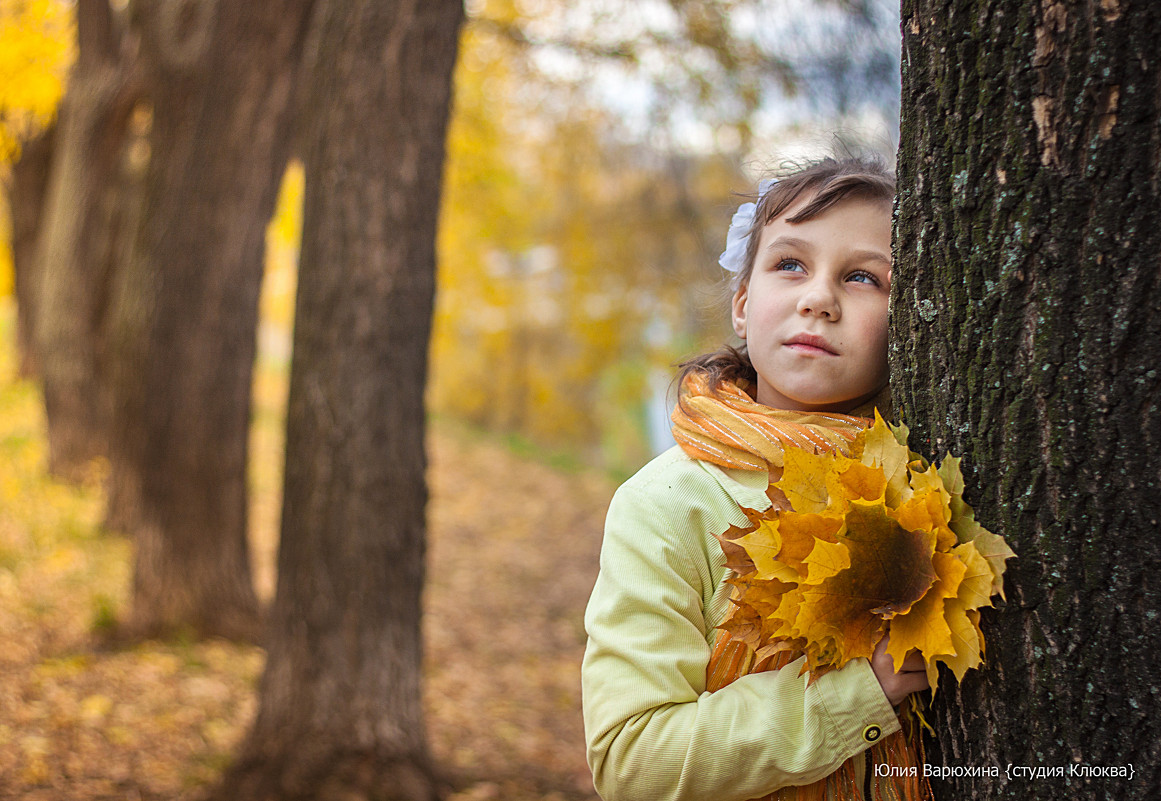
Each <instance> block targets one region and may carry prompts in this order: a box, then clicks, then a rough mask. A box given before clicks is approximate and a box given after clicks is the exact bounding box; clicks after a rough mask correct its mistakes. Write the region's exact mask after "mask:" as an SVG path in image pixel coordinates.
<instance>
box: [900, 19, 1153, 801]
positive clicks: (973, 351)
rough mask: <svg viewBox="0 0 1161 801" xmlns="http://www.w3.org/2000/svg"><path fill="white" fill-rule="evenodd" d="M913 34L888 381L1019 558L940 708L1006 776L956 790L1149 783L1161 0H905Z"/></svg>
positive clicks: (967, 747) (943, 757) (1138, 789)
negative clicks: (977, 646)
mask: <svg viewBox="0 0 1161 801" xmlns="http://www.w3.org/2000/svg"><path fill="white" fill-rule="evenodd" d="M903 34H904V42H903V65H904V66H903V113H902V122H901V140H902V146H901V148H900V151H899V179H900V192H899V202H898V220H897V225H896V244H895V254H896V267H895V276H896V280H895V287H896V289H895V293H894V297H893V299H892V300H893V305H892V309H893V310H892V329H893V330H892V341H893V342H894V343H895V344H894V346H893V351H892V376H891V378H892V387H893V389H894V390H895V394H896V398H897V400H898V407H899V412H900V414H901V416H902V418H903V419H904V420H905V421H907V422H908V424H909V425H910V426H911V433H912V438H913V445H914V446H915V447H917V448H918V449H920V450H923V451H926V452H928V453H931V454H936V453H942V452H945V451H948V450H950V451H952V452H956V453H961V454H963V455H964V456H965V457H966V460H965V464H966V465H967V466H968V468H969V471H970V473H969V475H968V476H967V484H968V487H969V491H968V492H967V493H966V495H967V496H968V498H969V500H970V502H971V503H972V504H973V506H974V507H975V508H976V510H977V517H978V518H979V519H980V520H981V522H982V523H983V524H984V525H986V526H987V527H988V528H990V529H992V530H995V531H996V532H997V533H1000V534H1002V535H1003V536H1004V537H1005V538H1006V539H1007V540H1008V542H1009V543H1011V545H1012V546H1013V548H1014V549H1015V551H1016V552H1017V554H1018V555H1019V558H1018V559H1017V560H1015V561H1014V562H1013V563H1011V567H1009V569H1008V579H1007V597H1008V601H1007V603H1006V604H1004V605H1002V607H1001V609H1000V610H998V612H996V613H994V614H992V615H990V617H989V616H985V620H984V624H983V625H984V627H985V629H986V632H987V635H988V650H987V666H986V668H985V669H984V670H983V671H980V672H978V673H973V674H969V676H968V678H967V679H965V681H964V683H963V684H962V685H961V686H959V687H958V688H956V687H954V685H953V683H951V682H948V683H944V684H942V687H943V688H944V689H941V690H940V695H939V696H938V697H937V699H936V703H935V709H934V713H933V714H934V716H935V718H936V720H935V721H933V723H934V724H935V728H936V730H937V731H938V732H939V738H938V745H937V750H933V751H932V754H931V759H932V761H934V762H936V763H939V762H942V763H943V764H945V765H948V766H963V767H972V766H985V767H986V766H991V765H997V766H998V767H999V777H997V778H990V777H978V778H971V779H964V780H960V781H953V782H949V783H948V784H946V785H945V786H943V787H941V788H939V789H940V795H941V797H947V798H973V799H982V798H988V799H996V798H1019V799H1058V798H1062V797H1069V798H1118V799H1129V798H1139V799H1144V798H1151V797H1153V796H1154V795H1155V793H1156V788H1157V787H1158V786H1161V715H1158V681H1157V664H1156V655H1157V654H1158V653H1161V626H1158V625H1157V621H1156V618H1157V616H1158V614H1161V536H1159V535H1161V527H1159V524H1158V520H1161V492H1159V491H1158V482H1159V480H1161V456H1159V454H1161V414H1159V412H1161V409H1159V408H1158V407H1159V405H1161V376H1159V375H1158V372H1159V370H1158V365H1161V315H1158V313H1157V310H1158V308H1161V263H1159V257H1158V254H1159V253H1161V151H1159V150H1158V139H1157V136H1158V133H1157V132H1158V127H1157V123H1158V120H1159V119H1161V64H1159V62H1158V59H1157V57H1156V42H1157V40H1158V37H1159V36H1161V6H1158V4H1156V3H1154V2H1151V1H1150V0H1124V2H1103V3H1094V4H1088V5H1085V4H1076V3H1069V4H1066V3H1059V2H1045V3H1032V4H1029V3H1025V2H1020V0H989V2H970V3H969V2H955V3H945V2H938V3H936V2H928V0H906V2H904V4H903ZM1009 763H1011V764H1012V765H1015V766H1029V767H1031V768H1033V769H1035V768H1046V769H1050V770H1055V769H1058V768H1059V769H1063V770H1062V771H1061V772H1063V773H1065V774H1066V775H1064V776H1050V777H1047V778H1046V777H1043V776H1042V777H1040V778H1037V779H1032V778H1030V777H1013V778H1012V779H1010V780H1009V779H1008V778H1007V777H1006V775H1005V769H1006V767H1007V766H1008V764H1009ZM1129 763H1132V765H1133V767H1134V770H1135V772H1136V775H1135V778H1133V779H1131V780H1130V779H1128V778H1115V777H1113V778H1110V777H1093V776H1084V775H1081V776H1069V775H1067V774H1068V768H1069V766H1072V765H1077V766H1084V765H1089V766H1094V765H1095V766H1125V765H1127V764H1129Z"/></svg>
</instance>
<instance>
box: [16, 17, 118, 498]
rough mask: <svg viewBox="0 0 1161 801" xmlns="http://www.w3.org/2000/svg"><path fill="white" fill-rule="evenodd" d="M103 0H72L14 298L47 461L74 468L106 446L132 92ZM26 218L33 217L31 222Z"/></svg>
mask: <svg viewBox="0 0 1161 801" xmlns="http://www.w3.org/2000/svg"><path fill="white" fill-rule="evenodd" d="M122 50H123V42H122V35H121V31H120V29H119V27H118V25H117V23H116V20H115V18H114V16H113V14H112V11H111V9H110V7H109V4H108V2H107V0H79V2H78V3H77V61H76V63H75V64H74V66H73V69H72V71H71V72H70V74H69V82H68V88H67V90H66V93H65V96H64V98H63V99H62V101H61V106H60V111H59V122H58V124H57V131H56V148H55V150H56V152H55V154H54V157H53V162H52V169H51V173H50V177H49V182H48V185H47V188H46V193H45V195H44V197H43V207H42V209H41V211H40V212H39V216H40V218H41V219H39V220H38V221H37V223H36V225H35V228H36V229H37V231H38V234H39V236H38V239H37V244H36V246H35V253H34V255H33V259H34V261H33V264H34V265H35V266H34V267H33V270H32V272H33V275H32V280H31V281H30V282H29V286H28V287H27V291H25V292H23V293H22V295H23V297H22V300H23V301H24V305H25V314H30V315H32V319H33V320H34V321H35V323H34V325H35V328H34V330H35V340H34V342H35V347H34V352H35V354H36V359H37V364H38V369H39V371H40V374H41V377H42V379H43V383H44V404H45V410H46V413H47V418H48V443H49V470H50V471H51V472H52V473H54V474H56V475H58V476H63V477H66V478H73V479H76V478H79V477H80V476H81V474H82V472H83V470H84V467H85V465H86V463H87V462H88V461H89V460H90V459H92V458H93V457H95V456H100V455H103V454H105V453H106V437H107V433H108V421H109V394H108V375H107V363H106V350H105V349H106V329H107V320H108V298H109V292H110V283H111V280H112V276H113V273H114V258H115V252H116V248H117V245H116V238H117V236H118V235H119V231H118V228H119V216H120V212H121V210H122V206H121V195H122V189H123V187H122V181H121V166H122V155H123V152H124V143H125V141H126V134H127V126H128V122H129V118H130V114H131V112H132V110H133V106H134V104H135V102H136V89H135V87H134V84H133V81H132V70H131V66H130V65H128V64H126V63H125V62H126V59H125V58H123V56H122ZM29 224H31V223H29Z"/></svg>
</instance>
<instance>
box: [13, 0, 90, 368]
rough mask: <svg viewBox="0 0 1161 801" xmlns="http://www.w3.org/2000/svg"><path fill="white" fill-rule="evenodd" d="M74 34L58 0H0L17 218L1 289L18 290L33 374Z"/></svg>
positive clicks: (22, 342)
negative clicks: (46, 210)
mask: <svg viewBox="0 0 1161 801" xmlns="http://www.w3.org/2000/svg"><path fill="white" fill-rule="evenodd" d="M75 38H76V36H75V33H74V25H73V19H72V15H71V14H69V13H68V10H67V9H66V8H65V6H64V5H63V4H61V3H60V2H58V1H57V0H0V184H2V185H3V189H4V195H5V198H4V199H5V200H6V201H7V212H8V214H7V217H8V219H9V221H10V223H11V225H10V228H9V233H10V235H11V238H10V240H9V241H7V242H6V241H3V240H0V297H3V296H5V295H7V294H9V293H10V292H11V293H12V294H13V295H15V296H16V298H17V325H16V342H17V348H18V351H19V354H20V369H21V374H22V375H24V376H29V377H30V376H32V375H34V374H37V373H39V368H38V367H37V365H36V363H35V359H34V356H33V350H34V348H33V342H32V340H33V336H34V330H33V329H34V327H35V318H36V309H35V299H36V295H37V294H38V292H39V288H38V287H37V284H38V283H39V272H38V271H37V269H36V267H37V260H36V243H37V239H38V237H39V233H40V227H41V225H40V223H41V217H42V214H41V208H42V206H43V205H44V198H45V193H46V192H47V187H48V174H49V167H50V164H51V158H52V151H53V142H54V140H55V136H54V133H53V132H54V130H55V125H54V123H55V119H56V116H57V106H58V105H59V103H60V99H61V94H62V93H63V91H64V79H65V75H66V74H67V72H68V69H69V64H70V62H71V59H72V54H73V48H72V47H71V46H70V45H71V43H72V42H73V41H74V40H75ZM5 239H6V240H7V239H8V237H5ZM6 244H10V246H11V249H10V250H7V249H6V248H5V245H6Z"/></svg>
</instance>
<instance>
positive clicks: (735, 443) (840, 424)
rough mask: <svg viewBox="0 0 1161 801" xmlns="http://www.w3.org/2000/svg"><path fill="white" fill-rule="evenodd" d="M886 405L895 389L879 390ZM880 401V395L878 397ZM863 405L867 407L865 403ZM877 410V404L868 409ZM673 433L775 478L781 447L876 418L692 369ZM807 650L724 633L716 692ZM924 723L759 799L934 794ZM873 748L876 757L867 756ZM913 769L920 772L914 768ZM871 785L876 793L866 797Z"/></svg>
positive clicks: (712, 681)
mask: <svg viewBox="0 0 1161 801" xmlns="http://www.w3.org/2000/svg"><path fill="white" fill-rule="evenodd" d="M875 401H879V402H881V403H883V405H886V404H887V403H889V402H890V401H889V397H888V396H884V397H882V398H875ZM872 403H874V401H873V402H872ZM856 411H864V409H863V408H860V409H858V410H856ZM867 411H869V412H870V415H871V416H872V417H873V415H874V411H873V407H871V408H869V409H867ZM672 420H673V423H674V428H673V436H674V438H675V439H676V440H677V443H678V444H679V445H680V446H681V447H682V449H683V450H684V451H685V452H686V453H688V454H689V455H690V456H692V457H693V458H695V459H702V460H704V461H708V462H712V463H713V464H716V465H720V466H722V467H729V468H740V469H743V470H766V471H769V472H770V473H771V481H777V480H778V479H779V478H780V477H781V475H782V453H783V451H784V450H785V449H786V448H788V447H794V448H808V449H811V450H813V451H814V452H816V453H818V452H823V451H835V450H843V449H845V447H846V446H847V445H849V444H850V443H851V442H852V441H853V440H854V438H855V437H856V436H857V435H858V432H859V431H861V430H862V429H864V428H867V427H869V426H870V425H871V424H872V422H873V420H872V419H868V418H866V417H859V416H851V415H845V414H808V413H803V412H792V411H785V410H781V409H772V408H770V407H768V406H763V405H761V404H759V403H757V402H755V401H754V400H753V399H751V398H750V396H749V395H748V394H747V393H746V391H745V389H744V388H743V387H741V386H738V385H737V384H733V383H728V382H727V383H723V384H720V385H719V386H718V387H716V391H712V390H711V388H710V387H709V385H708V383H707V381H706V380H705V378H704V376H701V375H698V374H697V373H691V374H689V375H688V376H686V379H685V380H684V381H683V382H682V385H681V388H680V402H679V403H678V404H677V406H676V407H675V408H674V410H673V415H672ZM799 656H801V654H800V653H795V652H793V651H782V652H779V653H776V654H774V655H773V656H770V657H767V658H766V659H763V660H759V661H755V658H754V657H755V654H754V652H753V650H751V649H750V647H749V646H748V645H746V644H745V643H742V642H739V641H736V640H733V639H731V637H730V635H729V633H728V632H726V631H722V632H720V633H719V634H718V638H717V642H716V644H715V647H714V650H713V653H712V655H711V656H710V661H709V665H708V666H707V668H706V689H707V690H709V691H710V692H714V691H716V690H719V689H721V688H722V687H725V686H726V685H727V684H730V683H731V682H733V681H735V680H737V679H738V678H740V677H742V676H745V675H747V674H749V673H760V672H762V671H766V670H778V669H780V668H783V667H785V666H786V665H789V664H790V663H791V662H793V661H794V660H796V659H797V658H798V657H799ZM918 729H919V727H918V726H917V725H914V722H913V721H910V720H907V721H905V725H904V730H903V731H899V732H896V733H895V734H893V735H891V736H889V737H885V738H883V739H882V740H880V741H879V742H877V743H875V744H874V745H873V746H871V748H870V749H868V752H867V753H866V754H859V755H857V756H854V757H851V758H850V759H848V760H847V761H846V762H844V763H843V764H842V765H841V766H840V767H839V768H838V770H836V771H835V772H834V773H832V774H830V775H829V776H827V777H826V778H825V779H821V780H820V781H817V782H815V783H813V784H809V785H803V786H799V787H784V788H782V789H780V790H775V791H774V792H773V793H770V794H769V795H767V796H764V797H763V798H761V799H756V800H755V801H930V799H931V798H932V795H931V787H930V785H929V784H928V782H927V779H926V778H925V777H924V776H923V743H922V739H921V737H920V734H919V730H918ZM868 755H869V759H868ZM856 760H863V763H864V766H865V770H864V781H863V782H862V784H863V786H862V787H860V786H859V784H860V782H858V781H857V780H856V767H855V764H856ZM876 764H880V765H884V764H885V765H888V766H890V767H891V768H892V769H891V770H889V771H885V772H886V773H887V774H888V775H887V776H881V777H880V776H875V771H874V769H873V765H876ZM909 774H914V775H909ZM864 788H869V789H870V797H869V798H865V797H864Z"/></svg>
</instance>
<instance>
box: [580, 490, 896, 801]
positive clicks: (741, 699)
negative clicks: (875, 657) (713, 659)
mask: <svg viewBox="0 0 1161 801" xmlns="http://www.w3.org/2000/svg"><path fill="white" fill-rule="evenodd" d="M703 475H704V474H703ZM659 483H666V484H667V485H668V486H666V487H665V491H664V492H661V493H659V492H658V491H657V490H658V484H659ZM701 489H702V492H701V493H700V495H703V496H709V497H708V498H707V499H702V498H699V497H697V495H698V493H694V494H693V496H689V495H687V497H683V494H686V493H688V491H689V490H688V488H686V490H685V491H684V492H683V490H682V488H681V487H680V486H678V487H677V489H676V491H675V484H674V483H673V482H653V483H651V484H648V485H646V486H644V487H639V486H632V485H627V486H625V487H622V489H621V490H619V491H618V493H617V495H616V496H615V497H614V499H613V503H612V505H611V507H610V509H609V517H608V521H607V524H606V532H605V541H604V545H603V547H602V550H601V572H600V576H599V577H598V579H597V583H596V586H595V588H594V590H593V596H592V599H591V600H590V602H589V607H588V611H587V613H586V616H585V625H586V629H587V631H588V634H589V644H588V648H587V650H586V652H585V660H584V666H583V668H582V684H583V691H584V693H583V694H584V715H585V730H586V735H587V739H588V743H589V764H590V767H591V768H592V769H593V776H594V780H595V782H596V786H597V790H598V792H599V793H600V794H601V796H602V798H604V799H606V801H616V799H633V800H634V801H636V800H638V799H648V801H666V800H667V799H673V800H674V801H676V799H714V801H733V800H736V801H746V799H752V798H756V797H759V796H762V795H764V794H766V793H769V792H770V791H772V790H774V789H776V788H778V787H781V786H785V785H789V784H808V783H811V782H814V781H817V780H819V779H821V778H823V777H824V776H826V775H827V774H829V773H831V772H833V771H834V770H836V769H837V768H838V767H839V766H840V765H841V764H842V763H843V762H844V761H845V760H846V759H847V758H848V757H851V756H853V755H855V754H858V753H860V752H862V751H864V750H865V749H866V748H867V747H868V746H869V745H870V742H868V740H867V739H865V738H864V733H865V731H866V730H867V727H869V726H877V727H878V729H879V736H880V737H881V736H886V735H889V734H891V733H893V732H894V731H896V730H897V729H898V728H899V723H898V719H897V718H896V716H895V713H894V710H893V709H892V708H891V705H890V704H889V703H888V701H887V698H886V696H885V695H884V694H883V690H882V689H881V688H880V686H879V682H878V680H877V679H876V678H875V675H874V673H872V671H871V668H870V666H869V664H868V662H867V661H866V660H856V661H855V662H852V663H851V664H849V665H847V666H846V667H845V668H844V669H843V670H840V671H834V672H831V673H828V674H826V675H824V676H823V677H821V678H820V679H819V680H818V681H816V682H815V683H814V684H813V685H811V686H810V687H809V688H807V686H806V681H807V677H806V676H801V677H800V676H798V671H799V668H800V667H801V664H800V663H799V662H795V663H794V664H792V665H790V666H788V667H786V668H785V669H783V670H780V671H771V672H767V673H759V674H753V675H749V676H743V677H742V678H740V679H738V680H737V681H735V682H734V683H732V684H730V685H728V686H726V687H724V688H722V689H720V690H718V691H717V692H715V693H712V694H711V693H707V692H705V671H706V665H707V663H708V661H709V655H710V647H709V644H708V636H707V630H708V625H707V622H706V620H705V617H704V614H703V609H704V608H705V605H706V599H707V598H710V597H711V596H712V595H713V593H714V591H715V589H716V586H711V585H714V584H716V582H715V580H714V576H713V575H712V572H711V569H710V567H709V563H708V560H707V554H706V551H705V546H704V545H703V544H702V543H703V542H704V540H705V535H704V533H703V532H704V530H705V529H706V527H707V526H710V527H711V528H710V529H709V530H714V529H713V528H712V527H714V526H720V520H722V519H726V516H727V515H729V514H730V513H731V512H732V513H733V514H734V515H740V512H738V511H737V505H736V504H735V503H733V502H732V501H731V500H730V499H729V496H727V495H725V493H724V492H723V491H721V489H720V488H715V489H717V491H718V493H719V496H720V497H716V498H715V497H713V496H712V493H706V492H705V491H704V490H705V487H704V484H703V486H702V487H701ZM658 496H660V497H658ZM690 497H693V498H694V500H693V501H692V502H691V500H690ZM659 500H661V501H663V502H664V505H665V506H666V507H668V508H669V509H674V508H676V509H679V510H680V511H679V512H678V513H672V512H667V510H666V509H662V508H660V506H661V504H659V503H658V501H659ZM718 507H720V510H719V508H718ZM735 522H736V521H735ZM722 528H724V527H722ZM715 546H716V544H715ZM871 739H878V738H877V737H874V736H872V738H871Z"/></svg>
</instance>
